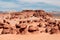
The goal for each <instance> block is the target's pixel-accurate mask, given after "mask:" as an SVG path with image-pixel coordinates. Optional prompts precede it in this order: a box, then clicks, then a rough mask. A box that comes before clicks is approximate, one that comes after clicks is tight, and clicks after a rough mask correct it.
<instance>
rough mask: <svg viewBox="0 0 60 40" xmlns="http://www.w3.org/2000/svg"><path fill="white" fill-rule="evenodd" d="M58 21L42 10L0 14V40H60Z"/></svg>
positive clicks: (59, 22) (59, 24)
mask: <svg viewBox="0 0 60 40" xmlns="http://www.w3.org/2000/svg"><path fill="white" fill-rule="evenodd" d="M59 37H60V20H57V19H56V18H55V17H54V16H53V15H52V14H50V13H49V12H46V11H44V10H23V11H20V12H3V13H0V40H60V39H59Z"/></svg>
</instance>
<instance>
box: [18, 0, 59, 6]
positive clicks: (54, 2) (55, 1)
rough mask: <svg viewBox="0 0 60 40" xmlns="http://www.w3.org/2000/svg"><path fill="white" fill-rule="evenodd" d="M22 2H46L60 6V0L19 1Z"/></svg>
mask: <svg viewBox="0 0 60 40" xmlns="http://www.w3.org/2000/svg"><path fill="white" fill-rule="evenodd" d="M18 1H20V2H23V3H24V2H28V3H36V2H44V3H48V4H52V5H56V6H60V0H18Z"/></svg>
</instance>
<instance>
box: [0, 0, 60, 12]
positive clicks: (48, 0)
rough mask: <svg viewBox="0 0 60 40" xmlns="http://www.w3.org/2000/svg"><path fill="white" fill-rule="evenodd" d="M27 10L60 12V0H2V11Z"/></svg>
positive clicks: (0, 4) (0, 3) (0, 2)
mask: <svg viewBox="0 0 60 40" xmlns="http://www.w3.org/2000/svg"><path fill="white" fill-rule="evenodd" d="M25 9H33V10H34V9H42V10H46V11H60V0H0V11H9V10H16V11H20V10H25Z"/></svg>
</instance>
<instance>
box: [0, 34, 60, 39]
mask: <svg viewBox="0 0 60 40" xmlns="http://www.w3.org/2000/svg"><path fill="white" fill-rule="evenodd" d="M0 40H60V34H52V35H51V34H46V33H41V34H29V35H20V34H19V35H15V34H3V35H0Z"/></svg>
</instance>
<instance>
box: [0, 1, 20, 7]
mask: <svg viewBox="0 0 60 40" xmlns="http://www.w3.org/2000/svg"><path fill="white" fill-rule="evenodd" d="M0 7H2V8H17V7H19V6H18V5H17V4H15V3H12V2H3V1H0Z"/></svg>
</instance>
